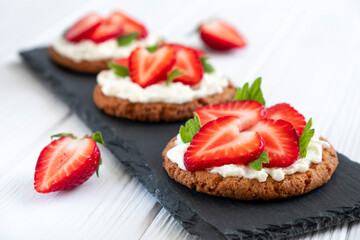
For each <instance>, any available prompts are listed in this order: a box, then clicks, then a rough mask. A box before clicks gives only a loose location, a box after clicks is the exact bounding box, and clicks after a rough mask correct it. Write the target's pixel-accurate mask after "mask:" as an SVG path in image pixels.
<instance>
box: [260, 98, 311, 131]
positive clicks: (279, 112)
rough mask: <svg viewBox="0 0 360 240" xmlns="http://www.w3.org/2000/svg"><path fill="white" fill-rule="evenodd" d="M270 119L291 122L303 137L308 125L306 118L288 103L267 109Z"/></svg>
mask: <svg viewBox="0 0 360 240" xmlns="http://www.w3.org/2000/svg"><path fill="white" fill-rule="evenodd" d="M267 112H268V118H271V119H274V120H276V119H282V120H285V121H288V122H290V123H291V124H292V125H293V126H294V127H295V129H296V132H297V133H298V135H299V136H301V134H302V132H303V130H304V127H305V125H306V121H305V117H304V116H303V115H301V114H300V113H299V112H298V111H296V110H295V108H293V107H292V106H290V105H289V104H287V103H280V104H276V105H275V106H272V107H270V108H268V109H267Z"/></svg>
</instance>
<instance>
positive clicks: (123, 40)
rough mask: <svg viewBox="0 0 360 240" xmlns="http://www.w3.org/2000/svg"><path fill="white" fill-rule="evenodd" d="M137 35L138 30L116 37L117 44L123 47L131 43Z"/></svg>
mask: <svg viewBox="0 0 360 240" xmlns="http://www.w3.org/2000/svg"><path fill="white" fill-rule="evenodd" d="M138 36H139V33H138V32H132V33H129V34H126V35H123V36H119V37H118V38H117V43H118V46H120V47H123V46H127V45H129V44H130V43H132V42H133V41H134V40H135V39H136V38H137V37H138Z"/></svg>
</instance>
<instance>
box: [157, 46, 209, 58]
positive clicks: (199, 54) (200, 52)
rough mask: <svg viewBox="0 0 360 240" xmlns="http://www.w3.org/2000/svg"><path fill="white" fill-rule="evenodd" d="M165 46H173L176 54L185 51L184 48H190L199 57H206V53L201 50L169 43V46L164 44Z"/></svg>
mask: <svg viewBox="0 0 360 240" xmlns="http://www.w3.org/2000/svg"><path fill="white" fill-rule="evenodd" d="M163 46H171V47H173V48H174V50H175V52H177V51H178V50H180V49H183V48H187V49H188V48H190V49H192V50H194V51H195V52H196V53H197V55H198V56H199V57H204V56H205V55H206V53H205V52H204V51H203V50H201V49H198V48H193V47H188V46H185V45H182V44H178V43H167V44H164V45H163Z"/></svg>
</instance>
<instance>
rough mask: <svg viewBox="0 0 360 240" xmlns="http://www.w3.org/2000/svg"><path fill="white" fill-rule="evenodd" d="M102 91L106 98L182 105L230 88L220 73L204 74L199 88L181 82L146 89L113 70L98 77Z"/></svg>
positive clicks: (161, 84) (226, 79) (101, 73)
mask: <svg viewBox="0 0 360 240" xmlns="http://www.w3.org/2000/svg"><path fill="white" fill-rule="evenodd" d="M97 82H98V84H99V85H100V86H101V91H102V92H103V94H104V95H106V96H112V97H117V98H122V99H126V100H129V101H130V102H143V103H156V102H162V103H175V104H182V103H185V102H189V101H192V100H193V99H195V98H201V97H205V96H209V95H213V94H216V93H222V92H223V88H224V87H226V86H228V84H229V80H228V78H227V77H226V76H224V75H223V74H221V73H220V72H214V73H211V74H207V73H204V76H203V79H202V80H201V82H200V83H199V86H197V87H196V88H192V87H190V86H189V85H184V84H182V83H180V82H176V83H171V84H170V86H166V85H165V82H162V83H158V84H153V85H150V86H148V87H146V88H142V87H140V86H139V85H138V84H136V83H134V82H132V81H131V79H130V77H124V78H123V77H119V76H117V75H116V74H115V73H114V71H113V70H104V71H101V72H100V73H99V74H98V76H97Z"/></svg>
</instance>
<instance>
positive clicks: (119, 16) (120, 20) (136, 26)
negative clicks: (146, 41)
mask: <svg viewBox="0 0 360 240" xmlns="http://www.w3.org/2000/svg"><path fill="white" fill-rule="evenodd" d="M109 21H110V22H112V23H115V24H121V25H122V26H123V27H124V32H123V34H124V35H125V34H129V33H133V32H138V33H139V38H145V37H146V36H147V35H148V33H147V30H146V28H145V26H144V25H142V24H141V23H139V22H137V21H135V20H134V19H132V18H130V17H128V16H127V15H125V14H124V13H122V12H120V11H114V12H112V13H111V14H110V16H109Z"/></svg>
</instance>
